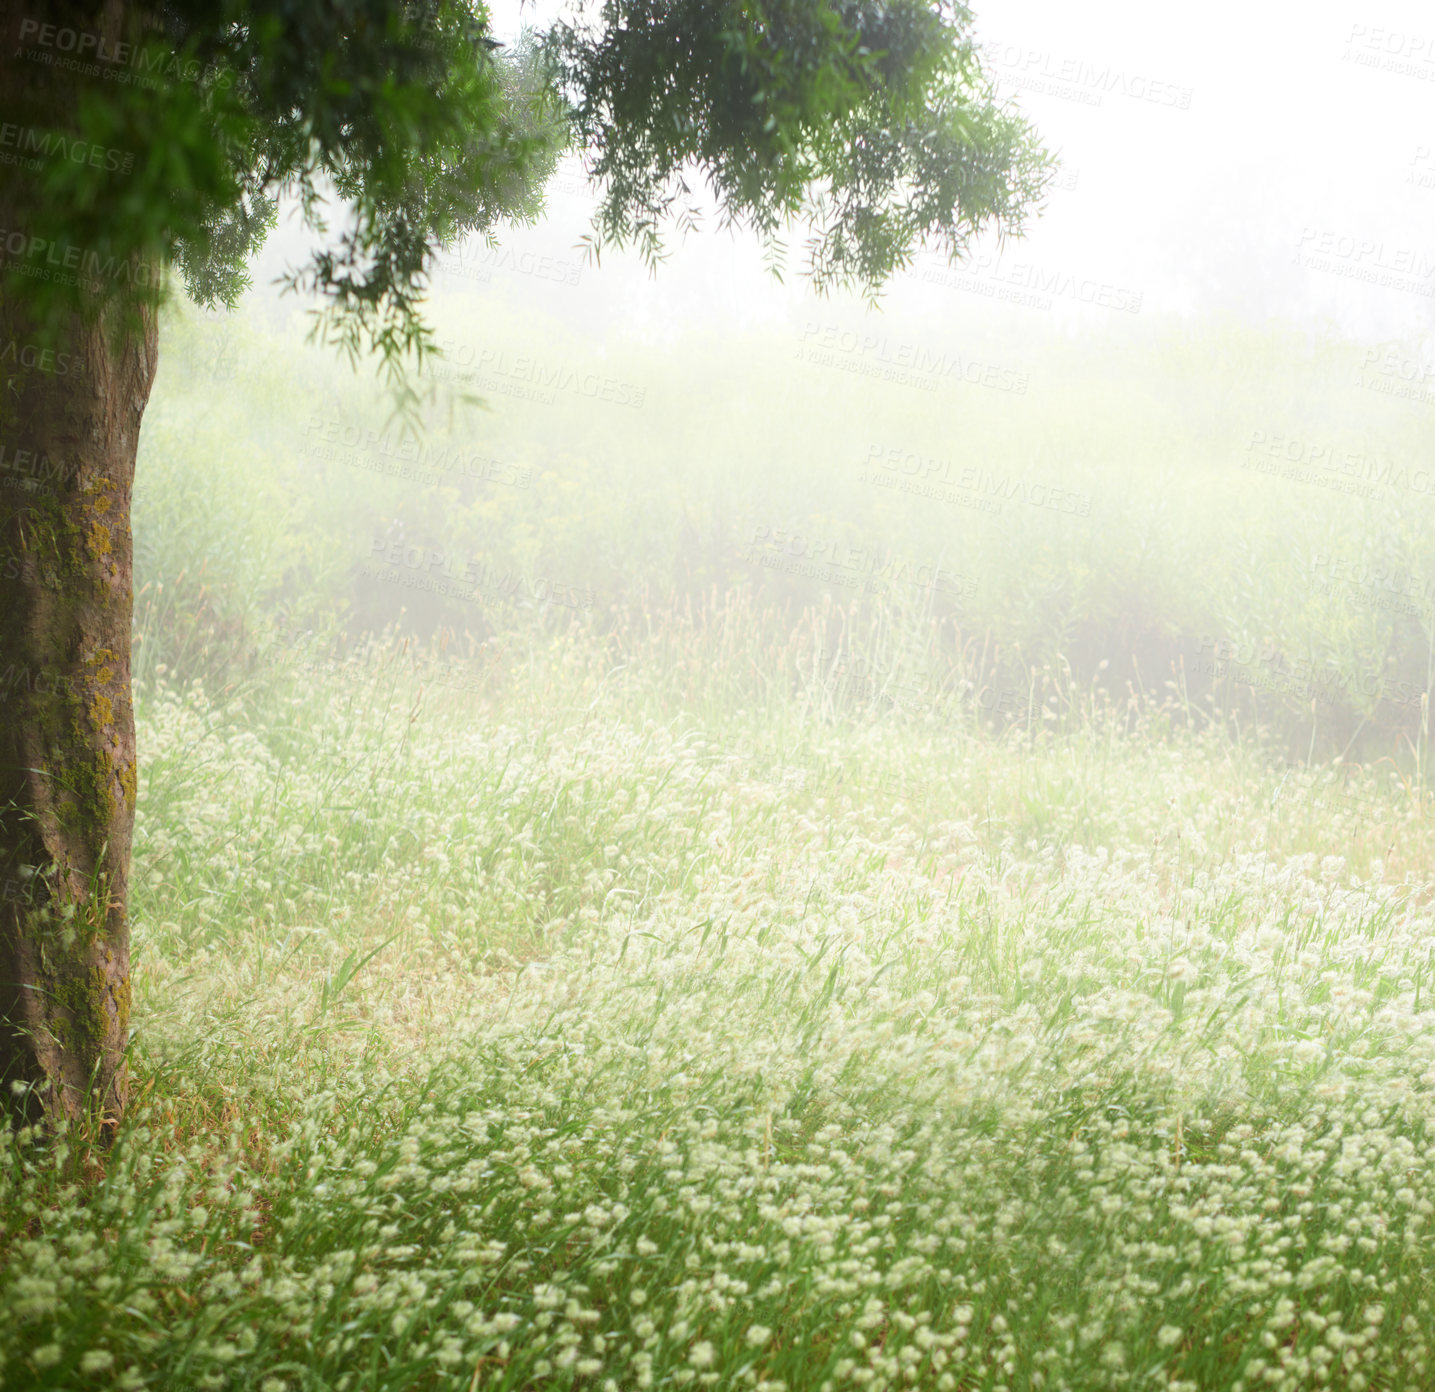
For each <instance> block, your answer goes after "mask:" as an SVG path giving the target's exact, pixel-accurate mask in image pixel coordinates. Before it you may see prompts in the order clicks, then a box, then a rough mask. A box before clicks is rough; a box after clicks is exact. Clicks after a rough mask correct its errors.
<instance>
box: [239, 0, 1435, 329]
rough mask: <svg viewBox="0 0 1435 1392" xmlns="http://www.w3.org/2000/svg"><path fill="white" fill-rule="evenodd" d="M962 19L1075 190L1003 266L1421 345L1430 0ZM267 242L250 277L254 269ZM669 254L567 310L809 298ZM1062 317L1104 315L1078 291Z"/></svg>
mask: <svg viewBox="0 0 1435 1392" xmlns="http://www.w3.org/2000/svg"><path fill="white" fill-rule="evenodd" d="M559 9H560V6H559V5H558V4H556V3H553V0H545V2H544V3H542V4H536V5H535V4H533V3H531V0H530V3H526V4H525V5H524V6H523V18H524V20H525V21H527V22H529V23H533V22H537V23H538V24H540V25H542V24H544V23H545V22H547V21H548V20H549V19H550V18H551V17H552V16H553V15H554V14H555V13H557V12H558V11H559ZM493 13H494V18H495V22H496V28H497V30H498V32H499V34H500V35H501V36H509V37H511V36H513V35H514V34H516V32H517V24H518V19H519V4H518V0H497V3H495V4H494V5H493ZM976 31H977V35H978V37H979V39H980V41H981V42H982V43H983V44H984V45H987V46H988V47H989V50H990V53H991V57H992V60H993V61H992V66H993V70H994V71H995V72H996V73H997V74H998V75H999V76H1000V77H1001V79H1002V80H1003V83H1004V85H1005V86H1006V87H1008V88H1009V89H1010V90H1011V92H1012V94H1013V95H1014V96H1017V97H1018V98H1019V100H1020V102H1021V104H1022V106H1023V108H1024V109H1025V110H1026V111H1027V112H1028V113H1029V114H1030V116H1031V117H1032V118H1033V119H1034V120H1035V122H1036V124H1037V126H1038V128H1039V130H1040V131H1041V132H1042V135H1043V137H1044V139H1045V141H1046V143H1047V145H1048V147H1049V148H1052V149H1053V150H1056V151H1058V152H1059V153H1060V154H1061V156H1062V158H1063V160H1064V163H1065V165H1066V168H1067V170H1068V179H1069V180H1070V181H1072V182H1073V183H1074V186H1073V187H1069V188H1065V189H1061V190H1059V191H1057V192H1056V193H1054V194H1053V196H1052V199H1051V202H1050V206H1049V207H1048V209H1047V211H1046V213H1045V214H1044V215H1043V217H1042V218H1041V219H1040V220H1039V222H1038V223H1037V224H1036V225H1035V227H1034V228H1033V229H1032V231H1031V233H1030V235H1029V237H1028V238H1027V240H1026V241H1025V242H1024V243H1014V244H1011V245H1010V246H1009V247H1008V248H1007V250H1006V251H1005V252H1004V253H1003V259H1002V261H1001V263H1000V265H1001V266H1002V267H1003V268H1005V271H1004V273H1005V274H1006V275H1008V276H1010V275H1012V274H1014V273H1017V272H1018V271H1019V268H1020V267H1021V266H1023V265H1028V266H1031V267H1034V268H1036V269H1037V270H1038V271H1039V272H1040V273H1043V274H1051V273H1064V274H1069V275H1072V276H1076V277H1080V278H1083V279H1086V278H1090V279H1094V280H1095V281H1099V282H1102V283H1105V284H1107V285H1110V286H1114V287H1117V288H1118V289H1119V290H1121V291H1123V292H1139V293H1140V294H1141V295H1142V296H1143V297H1144V298H1143V310H1144V311H1151V312H1155V313H1160V312H1162V311H1166V312H1171V311H1175V312H1178V313H1192V312H1196V313H1204V312H1207V311H1210V310H1216V309H1221V310H1231V311H1234V312H1236V313H1238V314H1240V315H1242V316H1245V317H1252V318H1256V319H1261V320H1264V319H1267V318H1271V317H1278V318H1282V319H1287V320H1295V321H1302V322H1306V323H1312V322H1321V321H1326V322H1329V323H1331V324H1332V325H1334V326H1336V327H1338V328H1339V329H1340V330H1342V331H1343V332H1345V333H1347V334H1349V335H1351V336H1353V337H1356V338H1361V339H1384V338H1391V337H1400V338H1407V339H1408V338H1412V337H1415V338H1419V337H1424V338H1427V339H1431V340H1435V7H1431V6H1430V5H1429V4H1428V0H1426V3H1424V4H1420V3H1413V0H1393V2H1387V0H1375V3H1374V4H1372V5H1363V4H1359V3H1355V2H1354V0H1351V2H1350V3H1335V2H1334V0H1315V3H1302V4H1296V3H1293V0H1278V2H1273V0H1264V3H1262V0H1255V2H1254V3H1251V0H1240V2H1239V3H1238V0H1213V3H1209V4H1206V5H1203V6H1192V5H1185V4H1183V5H1169V6H1164V5H1153V4H1151V3H1150V0H1090V2H1089V3H1085V4H1072V3H1069V2H1068V0H986V3H978V4H977V6H976ZM1083 98H1084V99H1083ZM1178 103H1180V104H1178ZM1181 104H1184V109H1182V105H1181ZM585 207H586V200H585V199H584V198H583V197H582V196H581V195H580V194H577V193H572V192H564V191H562V190H561V189H560V190H559V191H557V192H555V193H554V194H553V195H552V196H551V200H550V215H549V217H548V218H547V220H546V221H545V223H544V225H543V226H542V227H541V228H537V229H519V230H517V231H515V232H514V233H512V234H511V236H507V237H505V241H506V242H507V244H509V245H511V246H515V247H520V248H526V249H533V250H541V251H544V252H547V253H549V254H551V255H555V256H559V257H567V258H572V257H573V256H574V251H573V248H574V246H575V244H576V242H577V241H578V239H579V237H580V236H581V235H582V234H583V232H584V231H585V229H586V226H587V220H586V216H585ZM275 240H276V242H279V243H281V244H282V246H283V249H284V251H286V252H288V253H289V254H291V255H292V254H293V253H294V252H295V251H296V250H297V249H298V248H297V247H296V245H295V243H294V241H293V240H292V239H291V238H290V237H287V236H285V237H281V238H276V239H275ZM278 250H279V247H278V246H276V247H273V248H272V249H271V251H270V253H269V254H268V255H267V256H266V257H265V259H264V263H263V264H262V265H261V266H260V267H259V268H257V270H258V271H259V274H257V275H256V280H257V281H259V282H260V283H262V282H263V279H264V278H265V273H266V272H269V271H272V270H273V269H275V266H274V256H275V254H276V253H277V252H278ZM673 251H674V254H673V257H672V260H671V261H670V263H669V264H668V265H666V266H665V267H664V269H663V271H662V273H661V274H660V276H659V277H658V279H657V281H656V282H655V281H652V280H650V279H649V278H648V277H647V276H646V275H645V273H644V272H643V271H642V270H641V268H640V267H638V266H637V264H636V262H635V261H633V260H631V259H627V258H621V257H615V258H608V257H605V259H604V264H603V269H602V272H601V274H599V273H595V272H585V273H584V276H583V284H582V286H581V287H580V289H579V290H577V291H574V292H572V293H571V295H570V297H569V299H568V301H567V303H568V305H569V306H570V308H571V311H572V312H573V314H574V315H575V317H576V318H578V319H583V320H592V321H596V322H608V323H611V322H612V319H611V316H612V315H614V314H620V315H622V316H623V317H624V318H625V319H626V320H627V321H628V322H627V324H626V327H627V328H628V329H630V330H632V329H638V330H640V331H641V332H643V333H644V334H649V333H651V334H653V335H654V336H657V337H662V336H663V333H664V328H665V326H670V325H672V324H673V323H674V321H675V319H678V318H681V319H682V320H683V321H685V322H688V323H691V321H692V319H693V318H694V317H695V316H696V317H699V318H702V319H705V320H710V321H711V322H713V323H714V324H717V323H722V322H728V323H738V324H741V323H758V322H764V321H766V322H772V321H790V320H791V319H792V318H793V317H794V315H795V314H800V313H802V312H804V311H803V310H802V309H801V305H802V303H803V301H804V299H805V297H806V292H805V291H804V289H803V288H802V285H801V282H800V281H799V280H793V281H790V282H789V284H788V285H787V286H786V287H780V286H778V285H776V284H775V283H774V282H773V281H772V280H771V279H770V278H769V277H767V276H765V275H764V274H763V272H762V270H761V262H760V256H759V252H758V250H757V247H756V245H755V243H749V242H739V243H736V244H734V243H733V242H731V241H730V240H729V239H728V238H726V237H721V236H717V235H706V236H701V237H697V238H693V239H690V240H689V241H688V242H687V244H686V245H683V246H674V248H673ZM922 293H924V290H923V287H921V286H920V285H918V284H915V283H913V282H911V281H908V282H905V283H902V284H899V285H897V286H896V287H895V288H894V290H893V292H892V296H893V303H899V304H902V305H903V306H904V308H907V309H913V310H917V311H918V312H920V306H921V298H920V297H921V295H922ZM925 293H926V294H927V295H928V297H929V298H930V295H931V292H930V290H926V291H925ZM914 296H915V298H913V297H914ZM938 298H939V299H941V300H942V301H943V302H944V303H945V304H946V305H947V307H948V308H949V307H950V302H951V299H952V297H951V296H939V297H938ZM957 298H958V299H960V298H961V297H957ZM289 303H291V304H292V301H290V302H289ZM944 312H945V311H944ZM1058 312H1060V313H1062V314H1064V315H1066V316H1067V317H1072V318H1075V319H1077V320H1079V319H1080V317H1081V316H1082V315H1085V314H1109V312H1110V311H1109V310H1099V309H1094V308H1093V309H1086V308H1083V307H1081V306H1079V305H1077V304H1076V303H1075V302H1074V301H1073V302H1071V303H1069V304H1065V305H1059V307H1058ZM605 317H606V318H605Z"/></svg>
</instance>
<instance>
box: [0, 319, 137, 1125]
mask: <svg viewBox="0 0 1435 1392" xmlns="http://www.w3.org/2000/svg"><path fill="white" fill-rule="evenodd" d="M142 325H143V327H142V329H141V331H140V332H139V333H137V334H134V333H132V334H130V335H128V336H127V337H126V338H125V339H124V340H123V343H122V345H121V346H118V347H117V346H116V344H115V342H114V340H113V339H112V338H111V337H110V335H109V334H108V332H107V328H106V325H105V324H103V323H101V324H95V325H87V324H85V323H83V322H82V321H81V320H80V319H78V318H76V319H75V320H73V322H72V326H71V331H70V332H69V334H68V335H67V338H68V342H67V343H66V344H65V345H64V349H63V350H61V351H56V352H53V353H52V354H51V355H48V356H46V355H40V354H36V353H35V352H28V353H27V351H26V349H27V346H29V345H30V344H31V343H32V341H33V337H34V335H33V333H32V332H31V328H32V326H31V325H30V324H29V322H28V321H27V317H26V314H25V311H24V306H23V305H22V304H19V303H16V302H15V300H14V299H13V298H12V299H11V301H10V302H8V303H0V393H3V399H0V484H3V485H4V486H3V487H0V519H3V521H2V522H0V1087H3V1088H4V1089H5V1090H6V1091H7V1092H14V1091H17V1089H15V1088H14V1084H15V1083H16V1082H17V1081H18V1082H20V1083H22V1084H25V1085H27V1087H28V1089H29V1090H28V1093H27V1096H28V1099H29V1100H28V1103H26V1102H25V1101H23V1100H22V1101H21V1102H20V1107H21V1109H22V1111H24V1112H27V1113H29V1114H31V1115H33V1114H35V1113H36V1112H37V1111H39V1110H42V1109H43V1110H44V1111H46V1112H48V1113H49V1114H51V1115H52V1116H67V1117H72V1118H78V1117H81V1116H84V1115H90V1116H94V1115H96V1113H98V1114H99V1115H100V1116H101V1117H102V1119H106V1120H110V1121H112V1120H114V1119H116V1118H117V1117H118V1115H119V1113H120V1111H121V1110H122V1109H123V1106H124V1102H125V1094H126V1086H127V1080H126V1072H125V1061H124V1055H125V1046H126V1042H127V1038H128V1033H129V1020H130V957H129V924H128V919H127V914H126V884H127V879H128V873H129V858H130V834H131V829H132V827H133V824H134V810H135V777H136V766H135V732H134V714H133V709H132V706H131V701H130V614H131V609H132V604H133V585H132V569H131V545H130V491H131V484H132V481H133V478H134V467H135V447H136V445H137V443H138V440H139V429H140V418H141V415H142V414H143V412H144V408H145V403H146V402H147V400H148V399H149V392H150V386H151V383H152V382H153V380H154V372H155V362H156V346H157V340H156V332H155V319H154V315H153V313H152V312H150V311H144V312H143V314H142Z"/></svg>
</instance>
